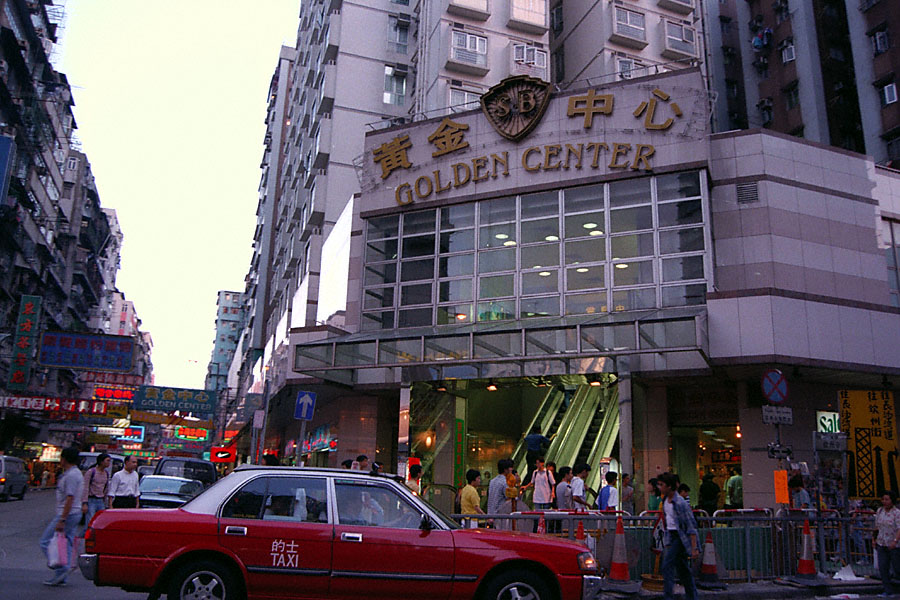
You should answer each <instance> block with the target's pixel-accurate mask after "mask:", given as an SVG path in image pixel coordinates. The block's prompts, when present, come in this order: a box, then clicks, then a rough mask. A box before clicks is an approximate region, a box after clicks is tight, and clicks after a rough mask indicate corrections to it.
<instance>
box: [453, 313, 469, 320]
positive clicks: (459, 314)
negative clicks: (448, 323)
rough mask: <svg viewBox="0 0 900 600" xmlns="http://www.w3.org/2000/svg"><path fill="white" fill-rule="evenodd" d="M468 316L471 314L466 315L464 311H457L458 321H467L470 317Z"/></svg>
mask: <svg viewBox="0 0 900 600" xmlns="http://www.w3.org/2000/svg"><path fill="white" fill-rule="evenodd" d="M468 318H469V316H468V315H466V314H464V313H457V314H456V320H457V321H465V320H466V319H468Z"/></svg>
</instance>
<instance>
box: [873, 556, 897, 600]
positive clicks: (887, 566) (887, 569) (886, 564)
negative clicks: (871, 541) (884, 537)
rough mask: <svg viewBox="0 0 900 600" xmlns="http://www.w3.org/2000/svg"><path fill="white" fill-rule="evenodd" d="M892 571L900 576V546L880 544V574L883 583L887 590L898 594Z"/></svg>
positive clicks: (889, 592)
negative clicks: (892, 580) (888, 546)
mask: <svg viewBox="0 0 900 600" xmlns="http://www.w3.org/2000/svg"><path fill="white" fill-rule="evenodd" d="M891 571H893V572H894V575H896V576H900V548H893V549H891V548H885V547H884V546H878V574H879V575H881V583H882V584H883V585H884V591H885V592H887V593H888V594H896V593H897V587H896V586H895V585H894V584H893V583H891Z"/></svg>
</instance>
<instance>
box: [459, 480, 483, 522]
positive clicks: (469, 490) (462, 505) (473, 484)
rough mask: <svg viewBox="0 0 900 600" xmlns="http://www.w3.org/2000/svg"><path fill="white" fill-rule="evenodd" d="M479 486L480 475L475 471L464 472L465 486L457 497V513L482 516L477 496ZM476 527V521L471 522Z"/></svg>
mask: <svg viewBox="0 0 900 600" xmlns="http://www.w3.org/2000/svg"><path fill="white" fill-rule="evenodd" d="M480 485H481V473H479V472H478V471H477V470H475V469H469V470H468V471H466V485H465V486H464V487H463V489H462V491H461V492H460V495H459V511H460V513H462V514H464V515H483V514H484V511H483V510H481V496H479V495H478V486H480ZM473 521H474V522H475V524H476V526H477V523H478V521H477V520H473Z"/></svg>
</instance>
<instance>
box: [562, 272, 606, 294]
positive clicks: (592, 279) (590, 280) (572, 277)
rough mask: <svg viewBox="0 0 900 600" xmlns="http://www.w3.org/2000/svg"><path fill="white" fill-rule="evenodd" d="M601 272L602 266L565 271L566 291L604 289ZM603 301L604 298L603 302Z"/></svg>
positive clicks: (604, 284) (604, 281)
mask: <svg viewBox="0 0 900 600" xmlns="http://www.w3.org/2000/svg"><path fill="white" fill-rule="evenodd" d="M603 271H604V267H603V265H594V266H592V267H578V268H577V269H566V289H567V290H570V291H573V290H589V289H596V288H602V287H606V280H605V279H604V277H603ZM605 300H606V298H605V296H604V301H605Z"/></svg>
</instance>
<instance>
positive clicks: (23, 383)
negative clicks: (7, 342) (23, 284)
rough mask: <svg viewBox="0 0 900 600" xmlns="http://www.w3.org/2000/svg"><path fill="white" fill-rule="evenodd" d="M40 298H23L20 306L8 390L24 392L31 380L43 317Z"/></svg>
mask: <svg viewBox="0 0 900 600" xmlns="http://www.w3.org/2000/svg"><path fill="white" fill-rule="evenodd" d="M41 301H42V298H41V297H40V296H22V301H21V303H20V304H19V318H18V319H17V320H16V333H15V336H14V337H15V340H14V341H13V360H12V365H10V368H9V381H7V383H6V389H8V390H11V391H20V392H21V391H24V390H25V388H26V387H27V386H28V380H29V379H30V378H31V361H32V358H33V357H34V347H35V345H36V343H37V334H38V322H39V321H40V317H41Z"/></svg>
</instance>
